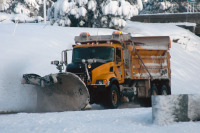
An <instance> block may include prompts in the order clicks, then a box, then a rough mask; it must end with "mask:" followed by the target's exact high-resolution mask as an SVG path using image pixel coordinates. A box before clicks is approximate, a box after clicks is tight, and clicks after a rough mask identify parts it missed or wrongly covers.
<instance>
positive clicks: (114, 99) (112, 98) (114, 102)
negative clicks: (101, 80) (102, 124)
mask: <svg viewBox="0 0 200 133" xmlns="http://www.w3.org/2000/svg"><path fill="white" fill-rule="evenodd" d="M108 102H109V107H110V108H117V107H118V105H119V90H118V88H117V86H116V85H115V84H113V85H112V86H111V88H110V90H109V95H108Z"/></svg>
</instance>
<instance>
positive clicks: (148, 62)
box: [131, 36, 171, 79]
mask: <svg viewBox="0 0 200 133" xmlns="http://www.w3.org/2000/svg"><path fill="white" fill-rule="evenodd" d="M131 40H132V41H133V43H134V47H133V49H134V50H132V52H131V60H132V61H131V63H132V64H131V65H132V67H131V69H132V70H131V72H132V79H169V78H170V77H171V75H170V74H171V70H170V54H169V48H170V47H171V41H170V38H169V36H153V37H132V39H131Z"/></svg>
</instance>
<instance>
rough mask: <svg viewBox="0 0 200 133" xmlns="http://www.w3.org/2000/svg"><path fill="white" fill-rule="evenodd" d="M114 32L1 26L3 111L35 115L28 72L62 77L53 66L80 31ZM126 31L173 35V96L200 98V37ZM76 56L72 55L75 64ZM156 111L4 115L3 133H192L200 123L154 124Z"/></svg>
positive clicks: (168, 28)
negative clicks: (24, 77)
mask: <svg viewBox="0 0 200 133" xmlns="http://www.w3.org/2000/svg"><path fill="white" fill-rule="evenodd" d="M112 31H113V30H109V29H95V28H68V27H65V28H64V27H57V26H49V25H47V26H44V25H43V24H18V25H15V24H12V23H0V61H1V65H0V75H1V76H0V111H3V110H7V111H12V110H14V111H20V110H26V111H28V110H32V109H34V107H35V104H36V93H35V89H34V87H33V86H30V85H21V81H20V80H21V77H22V75H23V74H25V73H37V74H39V75H41V76H44V75H46V74H49V73H56V72H58V71H57V69H56V68H55V66H52V65H50V61H52V60H55V59H57V60H60V53H61V51H62V50H64V49H68V48H71V45H72V44H73V43H74V36H76V35H79V34H80V32H89V33H90V34H92V35H96V34H99V35H100V34H104V35H105V34H111V33H112ZM124 32H130V33H132V35H134V36H145V35H157V36H160V35H167V36H168V35H169V36H170V37H171V40H172V41H173V40H174V41H176V43H175V42H173V43H172V48H171V52H170V53H171V68H172V93H173V94H187V93H190V94H200V69H199V67H200V38H199V37H197V36H195V35H194V34H193V33H191V32H189V31H187V30H184V29H182V28H179V27H176V26H175V25H174V24H144V23H136V22H128V25H127V26H126V27H125V29H124ZM70 58H71V56H69V59H70ZM151 117H152V115H151V108H138V109H120V110H104V111H101V110H98V111H82V112H79V111H78V112H63V113H46V114H26V113H21V114H17V115H8V116H7V115H3V116H2V115H1V116H0V132H52V133H53V132H78V133H80V132H91V133H92V132H105V133H106V132H107V133H109V132H148V133H149V132H154V133H155V132H166V133H168V132H192V133H198V132H199V130H200V123H199V122H187V123H175V124H172V125H169V126H164V127H159V126H156V125H153V124H152V119H151Z"/></svg>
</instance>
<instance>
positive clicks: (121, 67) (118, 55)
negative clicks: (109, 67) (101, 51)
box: [115, 47, 124, 83]
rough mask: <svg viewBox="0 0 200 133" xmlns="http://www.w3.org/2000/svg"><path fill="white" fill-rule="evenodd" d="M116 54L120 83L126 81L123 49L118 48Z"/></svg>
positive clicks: (117, 74)
mask: <svg viewBox="0 0 200 133" xmlns="http://www.w3.org/2000/svg"><path fill="white" fill-rule="evenodd" d="M115 53H116V56H115V63H116V65H115V74H116V76H117V79H118V80H119V82H120V83H122V82H123V81H124V64H123V51H122V48H118V47H117V48H116V52H115Z"/></svg>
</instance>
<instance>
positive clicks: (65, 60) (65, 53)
mask: <svg viewBox="0 0 200 133" xmlns="http://www.w3.org/2000/svg"><path fill="white" fill-rule="evenodd" d="M63 53H64V63H65V65H67V64H68V62H67V51H64V52H63Z"/></svg>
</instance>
